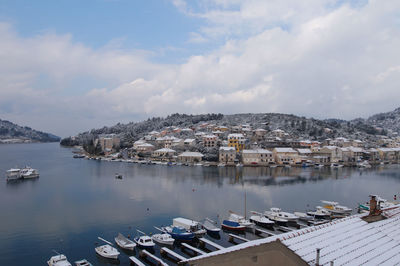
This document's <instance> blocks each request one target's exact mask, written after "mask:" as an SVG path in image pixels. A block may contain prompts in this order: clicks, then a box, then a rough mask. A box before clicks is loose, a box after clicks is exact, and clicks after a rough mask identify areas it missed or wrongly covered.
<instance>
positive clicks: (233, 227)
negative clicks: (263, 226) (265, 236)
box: [221, 220, 246, 232]
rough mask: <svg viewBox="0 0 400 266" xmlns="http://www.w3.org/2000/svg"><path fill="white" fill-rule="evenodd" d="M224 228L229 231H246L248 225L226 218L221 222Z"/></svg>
mask: <svg viewBox="0 0 400 266" xmlns="http://www.w3.org/2000/svg"><path fill="white" fill-rule="evenodd" d="M221 227H222V229H225V230H229V231H242V232H243V231H245V230H246V226H244V225H240V224H239V223H235V222H231V221H228V220H224V221H223V222H222V224H221Z"/></svg>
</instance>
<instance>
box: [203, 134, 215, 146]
mask: <svg viewBox="0 0 400 266" xmlns="http://www.w3.org/2000/svg"><path fill="white" fill-rule="evenodd" d="M202 140H203V146H204V147H207V148H213V147H216V146H217V144H218V138H217V136H215V135H203V136H202Z"/></svg>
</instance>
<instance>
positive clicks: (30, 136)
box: [0, 119, 60, 143]
mask: <svg viewBox="0 0 400 266" xmlns="http://www.w3.org/2000/svg"><path fill="white" fill-rule="evenodd" d="M58 141H60V137H58V136H55V135H53V134H50V133H45V132H41V131H37V130H34V129H32V128H30V127H22V126H19V125H17V124H14V123H11V122H10V121H7V120H1V119H0V143H4V142H58Z"/></svg>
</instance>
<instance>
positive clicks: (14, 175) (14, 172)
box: [6, 168, 21, 180]
mask: <svg viewBox="0 0 400 266" xmlns="http://www.w3.org/2000/svg"><path fill="white" fill-rule="evenodd" d="M6 177H7V180H16V179H20V178H21V169H19V168H11V169H10V170H7V172H6Z"/></svg>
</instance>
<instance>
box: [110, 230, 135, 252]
mask: <svg viewBox="0 0 400 266" xmlns="http://www.w3.org/2000/svg"><path fill="white" fill-rule="evenodd" d="M114 240H115V243H117V245H118V246H119V247H121V248H124V249H128V250H134V249H135V247H136V244H135V242H133V241H132V240H130V239H128V238H126V237H125V236H124V235H123V234H121V233H118V236H116V237H115V238H114Z"/></svg>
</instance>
